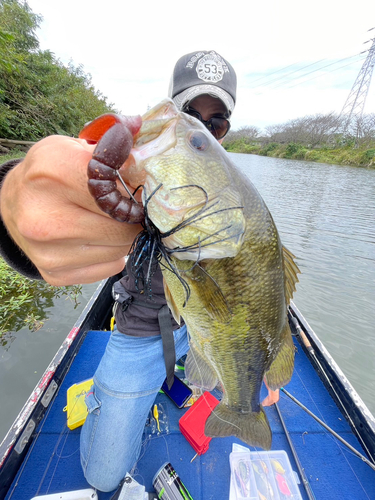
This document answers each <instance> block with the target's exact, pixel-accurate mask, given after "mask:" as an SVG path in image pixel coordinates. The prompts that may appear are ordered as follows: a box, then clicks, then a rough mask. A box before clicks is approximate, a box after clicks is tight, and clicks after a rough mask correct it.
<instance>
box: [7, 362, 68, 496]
mask: <svg viewBox="0 0 375 500" xmlns="http://www.w3.org/2000/svg"><path fill="white" fill-rule="evenodd" d="M73 359H74V358H73ZM73 359H72V360H71V363H72V362H73ZM71 363H70V364H71ZM58 392H59V391H56V393H55V395H54V397H53V399H52V401H54V400H55V399H56V396H57V394H58ZM52 401H51V403H50V404H49V406H48V409H47V411H46V413H45V415H44V417H43V421H42V423H41V424H40V426H39V430H38V432H37V434H36V435H35V437H34V439H33V441H32V443H31V445H30V448H29V450H28V452H27V455H26V458H25V459H24V461H23V463H22V465H21V467H20V470H19V474H18V475H17V479H16V481H15V483H14V486H13V488H12V490H11V492H10V493H9V496H8V499H9V500H10V499H11V498H12V496H13V493H14V491H15V489H16V488H17V486H18V484H19V480H20V479H21V477H22V475H23V473H24V470H25V467H26V465H27V463H28V461H29V460H30V457H31V455H32V452H33V450H34V448H35V445H36V444H37V442H38V439H39V437H40V435H41V433H42V430H43V428H44V426H45V424H46V421H47V419H48V416H49V414H50V412H51V410H52V407H53V404H52ZM75 404H76V403H75ZM74 406H75V405H74ZM74 406H73V407H74ZM66 429H67V428H66V425H65V424H64V426H63V428H62V431H61V432H60V434H59V437H58V443H59V441H60V440H61V436H62V434H63V433H64V431H66ZM58 443H57V445H58ZM57 445H56V446H55V448H54V450H53V452H52V455H51V457H50V460H49V462H48V464H47V466H46V468H45V471H44V473H43V477H42V480H41V482H40V483H39V486H38V490H37V492H36V493H35V495H34V496H36V495H38V493H39V491H40V488H41V486H42V482H43V478H44V477H45V475H46V473H47V470H48V468H49V464H50V461H51V459H52V456H53V453H54V452H55V450H56V447H57Z"/></svg>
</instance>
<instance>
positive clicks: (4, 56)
mask: <svg viewBox="0 0 375 500" xmlns="http://www.w3.org/2000/svg"><path fill="white" fill-rule="evenodd" d="M41 20H42V18H41V17H40V16H38V15H36V14H34V13H33V12H32V11H31V9H30V8H29V6H28V5H27V3H26V2H24V3H23V4H21V3H20V2H19V1H18V0H0V137H3V138H8V139H21V140H38V139H40V138H42V137H45V136H46V135H50V134H56V133H57V134H63V135H70V136H72V135H77V134H78V132H79V130H80V129H81V128H82V126H83V125H84V124H85V123H86V122H88V121H90V120H92V119H94V118H95V117H96V116H98V115H101V114H103V113H107V112H113V111H115V110H114V108H113V105H112V104H108V103H107V102H106V98H105V97H104V96H103V95H102V94H101V93H100V92H98V91H96V90H95V89H94V87H93V85H92V83H91V76H90V75H88V74H85V73H84V71H83V68H82V67H81V66H78V67H74V65H73V63H70V64H69V65H68V67H65V66H64V65H63V64H62V63H61V62H60V61H59V60H58V59H56V58H55V56H54V55H53V54H52V53H51V52H50V51H48V50H45V51H41V50H40V48H39V41H38V39H37V36H36V29H37V28H38V27H39V24H40V22H41Z"/></svg>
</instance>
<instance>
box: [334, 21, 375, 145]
mask: <svg viewBox="0 0 375 500" xmlns="http://www.w3.org/2000/svg"><path fill="white" fill-rule="evenodd" d="M373 29H375V28H371V30H373ZM371 30H369V31H371ZM369 41H372V45H371V47H370V49H369V51H368V54H367V57H366V59H365V62H364V63H363V64H362V68H361V70H360V72H359V73H358V76H357V78H356V80H355V82H354V84H353V87H352V90H351V91H350V93H349V96H348V98H347V99H346V101H345V104H344V107H343V108H342V111H341V113H340V117H341V118H342V119H343V125H342V126H341V130H342V134H343V135H346V134H348V133H349V132H351V133H354V134H353V135H355V136H356V138H357V139H358V138H359V136H360V134H361V120H362V115H363V110H364V108H365V103H366V98H367V94H368V91H369V88H370V84H371V77H372V72H373V69H374V65H375V38H372V39H371V40H369Z"/></svg>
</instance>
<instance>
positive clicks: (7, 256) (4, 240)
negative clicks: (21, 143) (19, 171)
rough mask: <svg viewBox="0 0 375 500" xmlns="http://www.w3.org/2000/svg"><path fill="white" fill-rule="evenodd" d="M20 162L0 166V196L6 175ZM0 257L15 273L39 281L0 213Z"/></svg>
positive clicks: (15, 161) (36, 273)
mask: <svg viewBox="0 0 375 500" xmlns="http://www.w3.org/2000/svg"><path fill="white" fill-rule="evenodd" d="M20 161H21V160H20V159H16V160H10V161H8V162H6V163H4V164H3V165H0V196H1V186H2V183H3V180H4V179H5V176H6V175H7V173H8V172H9V171H10V170H11V169H12V168H14V167H15V166H16V165H17V164H18V163H19V162H20ZM0 255H1V257H2V258H3V259H4V260H5V261H6V262H7V263H8V264H9V265H10V266H11V267H12V268H13V269H15V270H16V271H18V272H19V273H21V274H23V275H24V276H27V277H28V278H31V279H41V275H40V273H39V271H38V270H37V268H36V267H35V266H34V264H33V263H32V262H31V261H30V259H28V257H26V255H25V254H24V253H23V252H22V250H21V249H20V248H19V247H18V246H17V245H16V244H15V243H14V241H13V239H12V238H11V237H10V235H9V233H8V231H7V229H6V226H5V224H4V221H3V219H2V218H1V213H0Z"/></svg>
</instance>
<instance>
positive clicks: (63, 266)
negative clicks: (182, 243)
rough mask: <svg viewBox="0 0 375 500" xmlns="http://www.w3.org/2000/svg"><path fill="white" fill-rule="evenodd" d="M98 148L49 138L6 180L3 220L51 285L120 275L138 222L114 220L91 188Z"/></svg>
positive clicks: (3, 197) (31, 152) (93, 280)
mask: <svg viewBox="0 0 375 500" xmlns="http://www.w3.org/2000/svg"><path fill="white" fill-rule="evenodd" d="M94 147H95V146H90V145H88V144H87V143H86V141H84V140H80V139H72V138H70V137H63V136H51V137H47V138H46V139H43V140H41V141H40V142H38V143H37V144H35V145H34V146H33V147H32V148H31V149H30V151H29V152H28V153H27V155H26V157H25V159H24V160H23V161H22V162H21V163H20V164H19V165H17V166H16V167H15V168H14V169H13V170H11V171H10V172H9V174H8V175H7V176H6V178H5V180H4V183H3V185H2V188H1V207H0V208H1V216H2V218H3V221H4V223H5V225H6V227H7V229H8V231H9V233H10V235H11V236H12V238H13V239H14V241H15V243H16V244H17V245H18V246H19V247H20V248H21V249H22V250H23V252H24V253H25V254H26V255H27V256H28V257H29V259H30V260H31V261H32V262H33V263H34V264H35V266H36V267H37V268H38V270H39V272H40V273H41V275H42V276H43V278H44V279H45V280H46V281H47V282H48V283H50V284H51V285H56V286H63V285H72V284H77V283H81V284H83V283H93V282H95V281H99V280H101V279H103V278H107V277H108V276H113V275H114V274H116V273H118V272H120V271H121V270H122V269H123V268H124V265H125V256H126V255H127V253H128V251H129V248H130V245H131V244H132V242H133V240H134V238H135V236H136V235H137V234H138V233H139V231H140V230H141V226H140V225H138V224H126V223H122V222H118V221H115V220H114V219H111V218H110V217H109V216H108V215H106V214H105V213H104V212H102V211H101V210H100V209H99V207H98V206H97V205H96V204H95V201H94V199H93V198H92V196H91V195H90V193H89V191H88V188H87V173H86V171H87V164H88V162H89V160H90V159H91V156H92V152H93V150H94Z"/></svg>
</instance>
